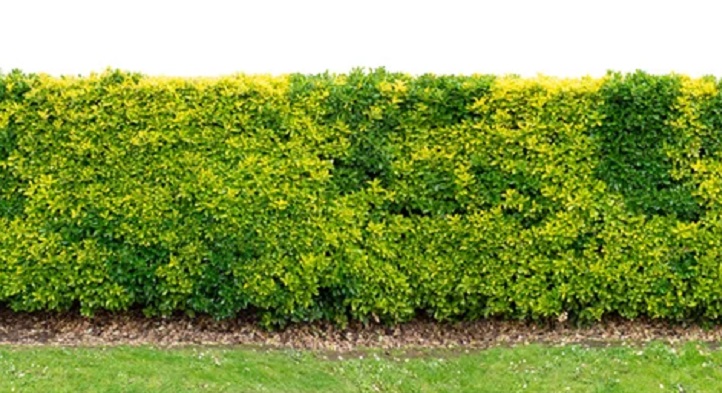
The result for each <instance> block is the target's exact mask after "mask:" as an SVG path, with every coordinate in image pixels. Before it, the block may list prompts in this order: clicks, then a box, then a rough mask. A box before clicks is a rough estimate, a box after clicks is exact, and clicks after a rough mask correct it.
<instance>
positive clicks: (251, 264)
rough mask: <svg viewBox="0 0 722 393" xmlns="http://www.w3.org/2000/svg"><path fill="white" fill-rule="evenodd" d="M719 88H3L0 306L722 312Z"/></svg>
mask: <svg viewBox="0 0 722 393" xmlns="http://www.w3.org/2000/svg"><path fill="white" fill-rule="evenodd" d="M720 91H722V89H720V85H719V82H718V81H716V80H715V79H714V78H702V79H692V78H689V77H685V76H681V75H662V76H656V75H649V74H646V73H644V72H636V73H633V74H628V75H622V74H617V73H610V74H608V75H607V76H606V77H604V78H596V79H595V78H583V79H569V80H560V79H554V78H546V77H538V78H533V79H523V78H518V77H494V76H487V75H483V76H478V75H476V76H434V75H423V76H418V77H412V76H409V75H404V74H397V73H390V72H387V71H385V70H383V69H380V70H373V71H370V72H367V71H363V70H354V71H352V72H350V73H349V74H341V75H334V74H321V75H300V74H295V75H287V76H277V77H270V76H246V75H235V76H229V77H223V78H205V79H180V78H151V77H146V76H142V75H138V74H132V73H126V72H122V71H107V72H105V73H102V74H97V75H91V76H88V77H76V78H72V77H62V78H55V77H50V76H46V75H26V74H23V73H21V72H17V71H16V72H12V73H10V74H7V75H0V226H2V228H3V231H2V232H0V302H4V303H7V304H9V305H10V306H11V307H12V308H13V309H15V310H62V309H68V308H71V307H74V306H79V307H80V309H81V311H82V312H83V313H85V314H92V312H93V311H95V310H99V309H107V310H123V309H127V308H129V307H133V306H141V307H143V308H144V309H145V310H146V311H147V312H148V313H151V314H168V313H171V312H174V311H184V312H187V313H209V314H212V315H215V316H217V317H231V316H235V315H238V314H239V313H243V312H247V311H250V310H254V311H256V312H260V314H261V315H262V316H263V317H264V319H263V321H264V323H268V324H272V323H284V322H287V321H310V320H319V319H323V320H333V321H336V322H344V321H347V320H348V319H349V318H351V319H357V320H369V319H381V320H384V321H388V322H399V321H404V320H408V319H410V318H412V317H413V316H414V315H417V314H419V313H428V314H430V315H432V316H433V317H434V318H436V319H438V320H449V319H461V318H483V317H490V316H500V317H507V318H512V317H513V318H547V317H553V316H556V315H560V314H561V313H563V312H567V313H569V314H571V315H574V316H577V317H578V318H581V319H582V320H595V319H598V318H601V317H602V316H603V315H605V314H610V313H618V314H621V315H623V316H625V317H630V318H633V317H637V316H640V315H646V316H650V317H655V318H656V317H661V318H669V319H684V318H698V317H704V318H711V319H717V318H719V316H720V313H721V312H722V302H721V301H720V299H722V280H720V273H721V272H722V270H721V268H720V266H721V265H720V262H719V256H720V254H721V251H722V248H721V247H722V240H720V239H722V214H720V212H721V211H722V203H721V202H722V195H721V194H720V190H721V189H722V179H721V178H720V176H719V173H722V157H721V156H720V144H721V143H722V142H721V141H722V139H721V138H720V130H721V129H722V94H721V93H720Z"/></svg>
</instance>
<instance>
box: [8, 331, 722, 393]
mask: <svg viewBox="0 0 722 393" xmlns="http://www.w3.org/2000/svg"><path fill="white" fill-rule="evenodd" d="M324 356H326V357H328V359H327V358H324ZM338 356H339V355H338V354H334V355H324V354H323V353H320V352H306V351H292V350H260V349H251V348H220V347H193V348H183V349H158V348H151V347H106V348H59V347H10V346H0V392H13V391H15V392H173V393H183V392H635V393H638V392H675V393H680V392H687V393H691V392H722V350H711V349H710V348H709V346H707V345H706V344H692V343H690V344H685V345H683V346H678V347H672V346H669V345H664V344H660V343H654V344H650V345H647V346H645V347H639V348H630V347H624V346H617V347H609V348H589V347H582V346H567V347H550V346H543V345H530V346H521V347H516V348H494V349H489V350H484V351H475V352H472V353H453V352H438V351H436V352H425V353H415V354H408V353H406V354H404V353H400V352H399V353H394V352H392V353H390V354H384V353H383V352H379V351H364V352H357V353H354V354H353V355H349V354H346V355H344V354H341V355H340V356H342V357H343V359H338Z"/></svg>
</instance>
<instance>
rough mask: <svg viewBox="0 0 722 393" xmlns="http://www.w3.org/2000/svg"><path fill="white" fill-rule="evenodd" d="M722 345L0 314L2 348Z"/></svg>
mask: <svg viewBox="0 0 722 393" xmlns="http://www.w3.org/2000/svg"><path fill="white" fill-rule="evenodd" d="M721 339H722V326H711V327H709V328H707V329H704V328H702V327H700V326H698V325H686V326H685V325H682V324H672V323H668V322H662V321H651V320H644V319H640V320H635V321H628V320H623V319H618V318H609V319H606V320H604V321H601V322H599V323H596V324H593V325H591V326H588V327H575V326H573V325H571V324H569V323H568V322H565V323H559V322H554V323H539V324H534V323H525V322H520V321H501V320H482V321H476V322H463V323H436V322H433V321H429V320H424V319H418V320H415V321H412V322H409V323H404V324H401V325H398V326H396V327H388V326H384V325H380V324H371V325H366V326H364V325H362V324H352V325H351V326H348V327H346V328H343V329H342V328H338V327H335V326H334V325H332V324H328V323H307V324H296V325H291V326H288V327H286V328H284V329H281V330H277V331H269V330H266V329H263V328H261V327H259V326H258V325H257V324H256V323H255V322H254V321H253V320H252V319H234V320H224V321H217V320H214V319H212V318H209V317H205V316H201V317H195V318H190V317H186V316H174V317H170V318H146V317H144V316H143V315H142V313H139V312H127V313H114V314H111V313H99V314H97V315H96V316H95V317H93V318H83V317H81V316H80V315H78V314H77V313H15V312H12V311H10V310H7V309H5V308H0V344H11V345H38V344H45V345H62V346H96V345H156V346H187V345H197V344H204V345H243V346H247V345H250V346H255V347H262V348H290V349H314V350H319V351H321V352H328V351H330V352H332V353H342V352H349V351H355V350H358V349H362V348H377V349H403V350H405V351H411V352H410V353H415V352H419V353H420V354H422V353H425V352H426V351H429V350H432V351H433V350H438V349H445V350H447V349H453V350H455V351H456V350H469V349H481V348H488V347H492V346H505V345H519V344H528V343H545V344H550V345H560V344H571V343H576V344H582V345H590V346H598V345H609V344H619V343H627V344H633V345H637V344H641V343H645V342H649V341H653V340H661V341H666V342H671V343H679V342H685V341H702V342H707V343H709V344H710V345H713V346H716V345H717V343H718V342H720V340H721Z"/></svg>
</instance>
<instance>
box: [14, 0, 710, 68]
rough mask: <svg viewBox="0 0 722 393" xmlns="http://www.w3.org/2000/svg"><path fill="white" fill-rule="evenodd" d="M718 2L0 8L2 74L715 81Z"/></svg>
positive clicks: (134, 3) (442, 0)
mask: <svg viewBox="0 0 722 393" xmlns="http://www.w3.org/2000/svg"><path fill="white" fill-rule="evenodd" d="M721 11H722V2H721V1H714V0H708V1H702V0H682V1H644V0H627V1H619V0H602V1H599V0H576V1H561V0H536V1H534V0H497V1H483V0H482V1H462V0H438V1H424V0H421V1H409V0H334V1H331V0H329V1H323V0H288V1H285V0H257V1H242V0H237V1H223V0H202V1H183V0H178V1H164V0H145V1H139V0H92V1H83V0H45V1H41V0H0V40H1V41H0V71H3V72H8V71H10V70H11V69H13V68H19V69H21V70H23V71H26V72H46V73H50V74H87V73H88V72H91V71H102V70H104V69H106V68H107V67H112V68H120V69H124V70H129V71H138V72H142V73H145V74H152V75H179V76H199V75H219V74H230V73H235V72H246V73H272V74H278V73H287V72H296V71H298V72H304V73H316V72H323V71H326V70H330V71H332V72H347V71H349V70H350V69H352V68H353V67H378V66H385V67H386V68H387V69H390V70H393V71H405V72H409V73H412V74H419V73H424V72H434V73H456V74H470V73H494V74H508V73H516V74H522V75H527V76H533V75H536V74H537V73H544V74H548V75H555V76H581V75H593V76H598V75H603V74H604V73H605V72H606V71H607V70H610V69H611V70H616V71H623V72H626V71H633V70H635V69H643V70H645V71H648V72H652V73H667V72H672V71H674V72H679V73H685V74H689V75H693V76H700V75H705V74H712V75H715V76H717V77H722V12H721Z"/></svg>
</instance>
